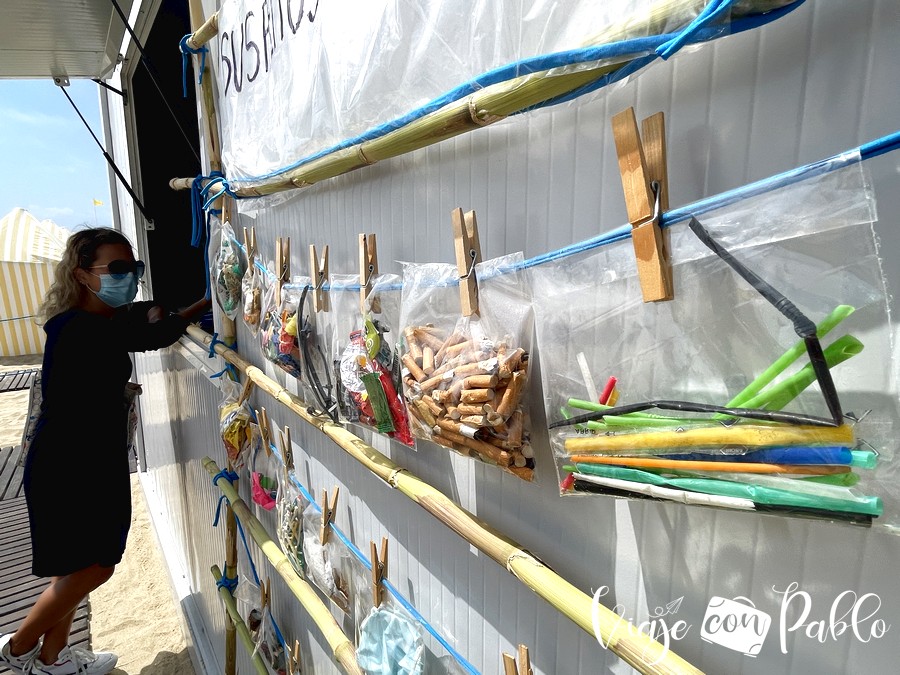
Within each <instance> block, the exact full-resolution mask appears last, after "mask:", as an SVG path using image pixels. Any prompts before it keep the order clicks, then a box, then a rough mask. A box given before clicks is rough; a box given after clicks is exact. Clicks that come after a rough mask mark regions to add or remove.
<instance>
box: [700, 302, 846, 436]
mask: <svg viewBox="0 0 900 675" xmlns="http://www.w3.org/2000/svg"><path fill="white" fill-rule="evenodd" d="M854 311H855V308H853V307H851V306H850V305H838V306H837V307H835V308H834V309H833V310H831V313H830V314H829V315H828V316H826V317H825V318H824V319H822V323H820V324H819V325H818V326H816V332H817V334H818V336H819V337H822V336H823V335H827V334H828V333H829V332H830V331H831V329H832V328H834V327H835V326H837V325H838V324H839V323H840V322H841V321H843V320H844V319H846V318H847V317H848V316H850V315H851V314H852V313H853V312H854ZM805 353H806V343H804V342H803V340H799V341H798V342H797V343H796V344H794V346H793V347H791V348H790V349H788V350H787V351H786V352H785V353H784V354H782V355H781V356H780V357H779V358H778V359H777V360H776V361H775V363H773V364H772V365H771V366H769V367H768V368H766V369H765V370H764V371H763V372H762V373H760V375H759V376H758V377H757V378H756V379H755V380H753V382H751V383H750V384H748V385H747V386H746V387H744V390H743V391H741V392H740V393H739V394H738V395H737V396H735V397H734V398H733V399H731V400H730V401H729V402H728V406H727V407H729V408H750V407H753V406H750V405H747V402H748V401H750V400H751V399H752V398H753V397H754V396H756V395H757V394H758V393H759V392H760V391H761V390H762V389H763V388H764V387H766V386H767V385H768V384H769V383H770V382H772V381H773V380H774V379H775V378H776V377H778V376H779V375H781V373H783V372H784V371H785V370H786V369H787V367H788V366H790V365H791V364H792V363H793V362H794V361H796V360H797V359H798V358H800V357H801V356H802V355H803V354H805ZM722 417H727V415H722V416H720V417H719V418H718V419H721V418H722Z"/></svg>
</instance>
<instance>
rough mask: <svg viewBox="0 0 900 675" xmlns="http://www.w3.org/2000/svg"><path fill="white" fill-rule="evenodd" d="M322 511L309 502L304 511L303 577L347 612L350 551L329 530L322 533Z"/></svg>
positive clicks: (348, 607) (349, 607)
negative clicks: (323, 538) (323, 534)
mask: <svg viewBox="0 0 900 675" xmlns="http://www.w3.org/2000/svg"><path fill="white" fill-rule="evenodd" d="M321 526H322V514H321V513H320V512H319V511H318V509H316V507H315V505H313V504H309V505H308V506H307V507H306V509H305V510H304V512H303V560H304V563H305V565H306V567H305V571H306V575H305V576H306V577H307V578H308V579H310V580H312V582H313V583H314V584H315V585H316V586H317V587H318V588H319V589H320V590H321V591H322V592H323V593H324V594H325V595H326V596H327V597H328V598H330V599H331V601H332V602H333V603H334V604H335V605H337V607H338V608H339V609H340V610H341V611H342V612H344V613H345V614H350V612H351V603H350V583H351V578H352V567H351V560H350V556H351V554H350V551H348V550H347V548H346V547H345V546H344V545H343V543H342V542H340V541H338V540H337V537H335V536H334V535H333V534H332V533H331V531H330V530H328V531H326V532H325V537H326V540H325V542H324V543H323V542H322V536H321Z"/></svg>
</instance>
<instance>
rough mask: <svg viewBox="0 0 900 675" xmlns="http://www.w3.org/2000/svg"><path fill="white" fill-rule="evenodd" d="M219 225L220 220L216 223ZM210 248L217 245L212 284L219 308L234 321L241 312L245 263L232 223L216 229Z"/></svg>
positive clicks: (223, 224) (213, 259)
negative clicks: (235, 240) (235, 241)
mask: <svg viewBox="0 0 900 675" xmlns="http://www.w3.org/2000/svg"><path fill="white" fill-rule="evenodd" d="M214 222H215V223H218V220H216V221H214ZM214 232H215V233H216V234H214V235H213V236H212V237H210V239H211V240H212V241H211V242H210V246H212V245H213V244H214V243H215V244H216V246H217V248H216V252H215V257H213V258H212V282H213V284H214V288H215V298H216V302H217V304H218V305H219V307H220V308H221V309H222V312H224V314H225V316H227V317H228V318H229V319H234V318H235V317H236V316H237V315H238V312H239V311H240V310H241V286H242V282H243V278H244V262H243V260H242V259H241V255H240V249H239V248H238V247H237V245H236V244H235V243H234V230H233V229H232V227H231V223H228V222H225V223H222V224H221V225H218V226H216V227H214Z"/></svg>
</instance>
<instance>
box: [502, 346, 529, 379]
mask: <svg viewBox="0 0 900 675" xmlns="http://www.w3.org/2000/svg"><path fill="white" fill-rule="evenodd" d="M524 354H525V350H524V349H522V348H521V347H519V348H518V349H516V350H515V351H514V352H512V353H511V354H509V355H507V356H506V357H504V358H503V359H501V360H500V369H499V371H498V374H499V375H500V378H501V379H504V380H508V379H509V378H510V377H512V374H513V373H514V372H516V371H517V370H518V369H519V363H520V362H521V360H522V356H523V355H524Z"/></svg>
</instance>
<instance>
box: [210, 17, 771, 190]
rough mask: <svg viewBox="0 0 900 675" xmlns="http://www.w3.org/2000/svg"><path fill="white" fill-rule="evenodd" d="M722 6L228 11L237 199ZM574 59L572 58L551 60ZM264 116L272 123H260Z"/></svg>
mask: <svg viewBox="0 0 900 675" xmlns="http://www.w3.org/2000/svg"><path fill="white" fill-rule="evenodd" d="M710 4H711V3H710V2H707V0H613V1H612V2H606V3H602V4H598V3H595V2H588V1H587V0H574V1H570V2H565V3H563V2H543V1H540V2H529V3H524V4H523V3H514V2H508V1H503V0H501V1H500V2H495V3H479V4H476V5H474V6H473V5H466V6H462V5H459V6H457V5H451V4H447V3H440V2H436V1H435V0H430V1H429V2H425V3H424V4H423V3H391V2H369V1H365V0H348V2H344V3H340V4H332V3H321V4H319V3H316V5H315V6H314V7H313V8H312V9H310V8H309V7H307V8H306V9H307V11H304V8H303V7H300V8H298V7H297V6H290V5H281V4H276V5H275V6H271V7H269V8H268V9H266V8H265V6H264V4H263V3H262V2H261V1H260V0H232V1H230V2H225V3H223V4H222V6H221V8H220V10H219V15H218V22H219V40H218V41H217V42H214V43H212V44H211V45H210V46H211V48H212V50H213V55H212V57H213V58H212V60H213V63H214V64H215V71H216V77H217V81H218V91H220V92H221V93H222V95H221V99H222V100H221V103H222V107H221V114H222V117H223V124H222V125H221V127H220V128H221V129H222V130H223V132H222V133H223V138H222V157H223V162H224V164H225V166H227V168H228V179H229V182H230V183H231V186H232V188H235V187H242V186H250V185H253V184H256V183H258V182H259V181H260V178H261V177H264V176H265V175H267V174H270V173H272V172H276V171H278V170H281V169H284V168H285V167H288V166H291V165H292V164H294V163H296V162H297V161H298V160H300V159H302V158H306V157H311V156H314V155H316V154H318V153H323V152H326V151H327V150H329V149H330V148H333V147H335V146H336V145H338V144H340V143H342V142H344V141H345V140H346V139H353V138H356V137H359V136H360V135H362V134H364V133H365V132H369V131H370V130H373V129H377V128H380V127H382V126H387V127H388V128H398V127H400V126H402V125H403V124H404V123H405V122H406V121H409V120H410V119H415V117H416V116H418V115H421V114H422V111H423V109H424V110H425V111H426V112H428V111H434V110H437V109H440V108H441V107H442V106H446V105H447V104H450V103H453V102H454V101H458V100H460V99H464V98H465V97H467V96H469V95H471V94H472V93H475V92H479V91H481V90H483V89H485V88H489V87H505V86H515V84H516V83H514V84H513V85H510V84H509V83H510V81H512V80H516V79H517V78H528V77H529V76H530V75H531V74H532V73H535V72H540V71H553V72H554V73H555V74H558V73H560V72H562V69H563V68H567V69H569V70H577V69H583V68H586V67H593V68H597V67H599V66H601V65H603V64H616V63H623V62H624V61H625V60H626V59H628V58H629V57H630V58H637V57H639V56H646V55H647V54H650V53H652V51H653V49H654V48H655V47H656V43H653V44H652V45H642V44H634V45H632V46H630V47H628V48H625V49H623V50H622V51H623V53H621V54H618V53H617V54H616V55H614V56H609V57H607V58H604V59H602V60H597V59H591V58H590V57H589V56H587V55H584V54H582V53H581V50H583V49H584V48H587V47H593V46H601V45H608V44H613V43H619V42H621V41H623V40H629V39H635V38H643V37H647V36H655V35H663V34H670V33H674V32H676V31H679V30H681V29H683V28H685V27H687V26H688V25H689V24H690V23H691V21H692V20H693V19H695V18H697V16H698V14H700V12H702V11H703V10H704V9H705V8H707V6H708V5H710ZM785 4H788V0H783V1H781V2H774V1H773V0H760V1H759V2H755V1H753V0H743V1H742V2H740V3H738V6H739V7H740V9H741V12H753V13H756V12H759V11H765V10H767V9H770V8H772V6H773V5H774V6H783V5H785ZM760 7H761V8H762V9H759V8H760ZM263 17H267V18H266V19H265V20H264V18H263ZM350 17H352V20H350ZM730 18H731V12H730V9H729V8H728V7H727V6H726V7H725V9H724V10H723V11H722V12H721V13H720V14H717V15H716V16H715V17H714V19H715V20H714V23H715V24H716V25H717V26H720V33H719V34H725V33H727V32H728V25H729V20H730ZM266 23H270V24H271V25H272V26H281V27H282V30H279V31H272V32H269V33H268V39H269V42H266V38H265V37H264V36H263V31H264V28H265V25H266ZM276 34H277V37H276ZM251 43H252V44H253V45H255V46H257V50H258V45H262V44H264V43H266V44H270V45H271V46H270V48H269V49H270V51H268V50H267V52H266V53H265V55H263V56H261V55H260V54H259V52H258V51H257V56H256V58H252V56H244V55H243V54H244V50H245V47H246V49H247V51H248V53H249V52H251V51H253V49H254V48H253V47H250V46H248V45H250V44H251ZM566 52H571V54H566V55H565V57H560V58H556V59H540V57H543V56H547V55H555V54H558V53H566ZM535 59H539V60H538V61H535ZM563 64H571V65H563ZM598 74H599V73H598ZM397 92H402V94H400V95H398V93H397ZM426 104H427V105H426ZM263 119H264V120H266V121H267V123H266V124H260V123H259V122H260V120H263ZM239 206H241V204H240V202H239Z"/></svg>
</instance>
